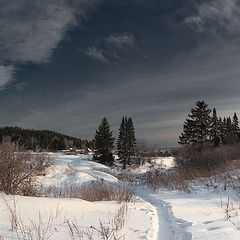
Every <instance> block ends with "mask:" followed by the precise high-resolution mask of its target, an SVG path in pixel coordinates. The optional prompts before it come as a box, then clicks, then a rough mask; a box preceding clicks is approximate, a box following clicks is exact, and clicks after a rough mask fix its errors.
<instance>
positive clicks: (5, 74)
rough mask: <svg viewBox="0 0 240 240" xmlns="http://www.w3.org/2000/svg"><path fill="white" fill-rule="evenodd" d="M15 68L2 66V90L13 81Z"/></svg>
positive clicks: (0, 74)
mask: <svg viewBox="0 0 240 240" xmlns="http://www.w3.org/2000/svg"><path fill="white" fill-rule="evenodd" d="M14 73H15V68H14V66H13V65H10V66H1V65H0V90H1V89H3V88H4V87H5V86H6V85H7V84H9V83H10V82H11V81H12V80H13V76H14Z"/></svg>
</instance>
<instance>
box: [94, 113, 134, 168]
mask: <svg viewBox="0 0 240 240" xmlns="http://www.w3.org/2000/svg"><path fill="white" fill-rule="evenodd" d="M94 142H95V149H96V151H95V155H94V159H96V160H99V161H100V162H101V163H103V164H107V165H112V164H113V162H114V157H113V154H112V150H113V148H114V143H115V138H114V137H113V134H112V131H111V130H110V125H109V123H108V120H107V118H105V117H104V118H103V119H102V121H101V122H100V124H99V126H98V128H97V130H96V134H95V138H94ZM116 143H117V150H118V157H119V158H120V159H121V163H122V165H123V169H126V167H127V165H132V164H135V163H136V162H137V161H136V158H135V150H136V138H135V129H134V125H133V120H132V118H130V117H123V118H122V122H121V124H120V128H119V134H118V138H117V141H116Z"/></svg>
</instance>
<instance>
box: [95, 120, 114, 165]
mask: <svg viewBox="0 0 240 240" xmlns="http://www.w3.org/2000/svg"><path fill="white" fill-rule="evenodd" d="M113 144H114V137H113V136H112V132H111V131H110V125H109V123H108V120H107V118H105V117H104V118H103V119H102V121H101V123H100V125H99V126H98V128H97V130H96V134H95V147H96V154H95V156H94V159H97V160H99V161H100V162H101V163H103V164H106V165H112V164H113V160H114V159H113V155H112V149H113Z"/></svg>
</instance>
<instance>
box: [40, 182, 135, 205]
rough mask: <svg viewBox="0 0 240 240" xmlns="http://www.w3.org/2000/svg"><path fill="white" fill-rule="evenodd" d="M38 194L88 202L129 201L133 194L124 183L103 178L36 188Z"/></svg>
mask: <svg viewBox="0 0 240 240" xmlns="http://www.w3.org/2000/svg"><path fill="white" fill-rule="evenodd" d="M38 196H44V197H55V198H56V197H59V198H79V199H83V200H86V201H89V202H95V201H117V202H119V203H122V202H131V201H133V195H132V191H131V189H130V188H129V187H128V186H126V185H125V184H120V183H110V182H105V181H104V180H98V181H91V182H89V183H85V184H81V185H80V184H65V185H64V186H63V187H60V188H57V187H55V186H50V187H48V188H43V187H40V188H38Z"/></svg>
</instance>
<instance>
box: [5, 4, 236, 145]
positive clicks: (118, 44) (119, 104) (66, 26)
mask: <svg viewBox="0 0 240 240" xmlns="http://www.w3.org/2000/svg"><path fill="white" fill-rule="evenodd" d="M239 41H240V1H239V0H168V1H166V0H35V1H32V0H21V1H19V0H0V126H20V127H25V128H35V129H50V130H54V131H58V132H61V133H64V134H68V135H71V136H75V137H81V138H83V139H92V138H93V137H94V134H95V130H96V127H97V126H98V124H99V122H100V121H101V119H102V118H103V117H107V118H108V120H109V123H110V125H111V129H112V130H113V133H114V135H115V136H117V132H118V128H119V125H120V122H121V119H122V117H123V116H128V117H132V118H133V121H134V125H135V130H136V137H137V138H139V139H144V140H145V141H146V142H147V143H149V144H150V145H154V146H159V147H175V146H177V142H178V136H179V135H180V133H181V131H182V126H183V122H184V120H185V119H186V117H187V115H188V113H189V112H190V110H191V108H192V107H194V105H195V102H196V101H197V100H205V101H206V102H207V103H208V105H209V107H210V108H213V107H216V109H217V112H218V114H219V115H226V116H228V115H233V113H234V112H237V113H239V114H240V81H239V80H240V79H239V77H240V66H239V63H240V45H239Z"/></svg>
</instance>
